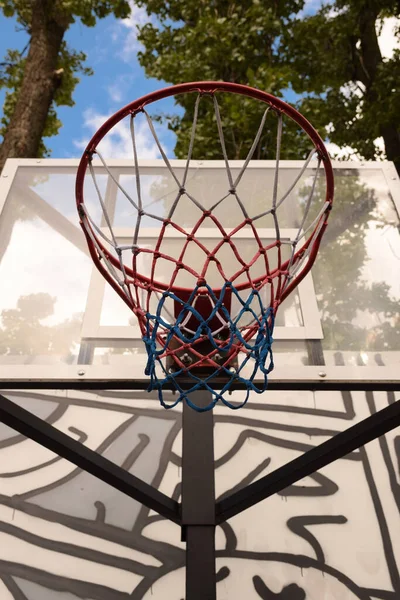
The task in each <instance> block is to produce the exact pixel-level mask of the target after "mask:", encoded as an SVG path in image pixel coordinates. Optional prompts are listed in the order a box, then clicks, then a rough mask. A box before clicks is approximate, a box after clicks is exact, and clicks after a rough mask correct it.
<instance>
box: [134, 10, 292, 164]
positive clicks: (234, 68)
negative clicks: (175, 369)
mask: <svg viewBox="0 0 400 600" xmlns="http://www.w3.org/2000/svg"><path fill="white" fill-rule="evenodd" d="M138 4H139V6H144V7H146V9H147V11H148V13H149V14H154V15H156V17H157V19H158V22H157V23H153V22H150V23H147V24H146V25H144V26H143V27H142V28H141V29H140V34H139V40H140V41H141V42H142V44H143V46H144V50H143V51H142V52H140V53H139V61H140V63H141V65H142V66H143V67H144V68H145V70H146V73H147V74H148V75H149V76H151V77H156V78H159V79H163V80H165V81H169V82H171V83H178V82H180V81H199V80H225V81H232V82H237V83H248V84H250V85H252V86H253V87H259V88H261V89H264V90H267V91H269V92H271V93H273V94H275V95H277V96H282V92H283V90H284V89H285V88H287V87H288V86H289V82H290V72H291V69H290V68H288V66H287V65H284V64H283V63H282V61H281V60H280V57H279V36H280V35H281V33H282V30H283V27H284V23H285V22H286V21H287V19H288V18H289V16H290V14H291V13H293V12H297V11H299V10H300V9H301V8H302V7H303V2H302V1H296V0H291V1H289V2H283V1H280V2H276V3H265V2H255V1H253V0H245V1H243V2H241V3H235V2H227V1H226V0H219V1H215V2H208V1H205V0H203V1H194V0H191V1H187V2H181V1H180V0H172V1H171V2H169V3H165V2H162V1H161V0H160V1H159V0H139V2H138ZM266 4H267V5H266ZM176 101H177V103H178V104H179V105H180V106H182V107H183V108H184V111H185V113H184V116H183V118H182V119H174V120H173V121H172V122H170V128H171V129H172V130H173V131H174V132H175V133H176V134H177V145H176V148H175V152H176V155H177V156H183V155H184V151H185V147H186V145H187V137H188V130H189V128H190V126H191V115H192V110H193V103H194V98H193V97H189V96H180V97H177V98H176ZM219 102H220V105H221V115H222V116H223V118H224V125H225V126H226V128H227V135H226V139H227V143H228V146H229V147H228V153H229V154H230V156H232V157H233V158H243V156H244V155H245V154H246V152H247V151H248V149H249V142H250V145H251V141H252V140H253V139H254V127H256V130H257V127H258V124H259V122H260V120H261V117H262V113H263V107H262V106H261V105H260V104H259V105H258V107H256V108H255V103H254V102H253V103H251V101H250V100H246V99H243V97H241V98H239V97H236V98H232V97H230V96H229V95H227V94H226V95H224V96H222V95H221V96H220V97H219ZM252 105H253V107H252ZM201 110H202V111H203V112H202V114H201V117H202V118H200V119H199V130H198V135H197V136H196V148H195V156H196V154H198V155H200V154H201V153H203V157H204V156H207V157H208V158H215V153H216V152H218V151H219V148H218V139H217V137H216V135H215V133H216V128H215V120H214V119H213V115H212V111H208V114H207V115H205V112H204V111H205V108H204V109H203V107H202V108H201ZM293 135H296V134H295V132H294V133H293ZM265 141H267V140H265ZM269 148H270V145H269V144H267V143H265V144H264V147H263V148H262V149H261V152H259V153H258V158H268V157H270V154H269V152H270V151H269Z"/></svg>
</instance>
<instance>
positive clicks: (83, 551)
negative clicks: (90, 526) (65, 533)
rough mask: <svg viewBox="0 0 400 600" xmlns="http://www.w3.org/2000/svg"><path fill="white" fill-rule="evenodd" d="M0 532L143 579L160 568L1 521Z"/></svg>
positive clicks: (38, 546)
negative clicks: (133, 574)
mask: <svg viewBox="0 0 400 600" xmlns="http://www.w3.org/2000/svg"><path fill="white" fill-rule="evenodd" d="M0 531H1V532H2V533H6V534H8V535H12V536H13V537H15V538H16V539H18V540H21V541H23V542H26V543H28V544H32V545H34V546H36V547H37V548H43V549H44V550H49V551H51V552H57V553H58V554H66V555H68V556H73V557H74V558H80V559H83V560H88V561H90V562H93V563H99V564H102V565H107V566H110V567H115V568H118V569H123V570H125V571H128V572H130V573H136V574H138V575H142V576H143V577H145V576H149V575H151V574H152V572H153V571H154V570H155V569H158V568H159V567H157V566H151V565H144V564H143V563H140V562H138V561H137V560H135V559H133V558H132V559H131V558H126V557H120V556H117V555H115V554H107V553H105V552H103V551H101V550H95V549H92V548H87V547H84V546H77V545H76V544H73V543H71V542H61V541H59V540H52V539H48V538H45V537H42V536H40V535H37V534H35V533H31V532H30V531H26V530H25V529H21V528H20V527H16V526H15V525H11V524H10V523H4V522H2V521H0Z"/></svg>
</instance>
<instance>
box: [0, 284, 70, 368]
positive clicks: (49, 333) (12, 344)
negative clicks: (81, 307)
mask: <svg viewBox="0 0 400 600" xmlns="http://www.w3.org/2000/svg"><path fill="white" fill-rule="evenodd" d="M56 301H57V298H55V297H52V296H50V295H49V294H46V293H38V294H29V295H28V296H21V297H20V298H19V299H18V302H17V306H16V308H10V309H6V310H3V311H2V312H1V314H0V317H1V319H0V334H1V335H0V354H12V355H15V354H17V355H25V356H34V355H38V354H59V355H62V356H64V360H65V362H68V361H69V360H70V359H72V354H71V353H72V350H73V347H74V346H75V345H76V344H77V343H78V342H79V337H80V327H81V322H82V316H81V315H74V316H73V318H72V319H68V320H65V321H63V322H61V323H57V324H56V325H55V326H50V325H46V324H44V323H43V321H44V320H45V319H47V318H48V317H51V316H52V315H53V314H54V305H55V303H56Z"/></svg>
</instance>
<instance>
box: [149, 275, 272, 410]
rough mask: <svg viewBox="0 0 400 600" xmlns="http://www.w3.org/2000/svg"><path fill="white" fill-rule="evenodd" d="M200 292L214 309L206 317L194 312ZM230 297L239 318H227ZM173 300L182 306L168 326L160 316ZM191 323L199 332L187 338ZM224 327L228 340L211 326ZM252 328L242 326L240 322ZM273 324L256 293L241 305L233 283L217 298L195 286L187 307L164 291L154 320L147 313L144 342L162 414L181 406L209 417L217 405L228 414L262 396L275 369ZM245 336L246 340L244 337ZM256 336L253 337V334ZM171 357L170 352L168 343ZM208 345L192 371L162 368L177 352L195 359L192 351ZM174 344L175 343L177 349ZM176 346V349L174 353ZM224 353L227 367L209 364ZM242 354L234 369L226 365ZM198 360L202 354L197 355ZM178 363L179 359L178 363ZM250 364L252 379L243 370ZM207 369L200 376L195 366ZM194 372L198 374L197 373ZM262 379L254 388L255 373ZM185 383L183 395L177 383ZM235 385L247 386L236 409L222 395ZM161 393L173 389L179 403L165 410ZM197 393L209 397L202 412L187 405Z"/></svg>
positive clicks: (179, 299) (191, 403) (251, 292)
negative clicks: (218, 323) (236, 303)
mask: <svg viewBox="0 0 400 600" xmlns="http://www.w3.org/2000/svg"><path fill="white" fill-rule="evenodd" d="M200 290H201V292H202V293H204V290H207V295H208V296H209V298H210V300H211V301H212V305H213V309H212V310H211V311H210V313H209V315H208V316H207V317H204V316H203V315H201V314H200V313H199V312H198V311H197V310H196V308H195V306H193V304H195V299H196V297H197V296H198V294H199V291H200ZM228 290H229V293H231V294H232V297H233V296H234V297H235V298H236V299H237V300H238V301H239V303H240V305H241V309H240V311H239V313H238V314H237V316H235V317H233V318H232V317H231V315H230V314H229V311H228V310H227V309H226V307H225V306H224V298H225V294H226V293H227V292H228ZM171 299H172V300H173V301H174V302H176V303H179V304H180V305H181V306H182V309H181V311H180V313H179V315H178V317H177V319H176V321H175V323H174V324H171V323H168V322H167V321H165V319H164V318H163V317H162V312H163V309H164V306H165V302H166V301H167V300H171ZM189 316H190V318H191V317H194V318H195V320H196V322H197V323H198V326H197V328H196V330H195V331H194V332H187V330H186V329H185V323H187V322H188V317H189ZM216 318H218V320H219V321H221V322H223V323H224V327H223V328H224V332H225V333H226V339H223V340H221V339H220V337H221V336H220V337H217V336H216V335H215V332H214V333H213V330H212V328H211V323H212V322H214V323H215V319H216ZM245 319H247V321H249V319H250V322H251V325H249V324H247V325H246V324H243V320H245ZM273 324H274V313H273V309H272V308H271V307H268V308H265V307H264V305H263V302H262V299H261V296H260V294H259V292H258V291H257V290H256V289H252V290H251V291H250V292H249V295H248V297H247V299H246V300H244V299H243V298H242V297H241V296H240V294H239V293H238V291H237V290H236V288H235V287H234V285H233V284H232V283H231V282H226V283H225V285H224V286H223V288H222V290H221V292H220V294H219V297H217V296H216V294H215V293H214V292H213V290H212V289H211V288H210V287H209V286H208V285H207V284H205V285H201V286H199V285H198V286H196V287H195V288H194V290H193V292H192V294H191V295H190V297H189V299H188V300H187V301H183V300H182V299H181V298H179V297H178V296H177V295H176V294H175V293H174V292H172V291H169V290H167V291H165V292H164V293H163V294H162V296H161V298H160V300H159V303H158V306H157V311H156V314H154V315H153V314H151V313H149V312H148V313H146V315H145V330H146V332H145V335H144V336H143V341H144V343H145V346H146V350H147V356H148V360H147V365H146V370H145V373H146V375H149V376H150V385H149V388H148V391H153V390H157V391H158V397H159V400H160V403H161V404H162V406H163V407H164V408H173V407H174V406H176V405H177V404H179V402H181V401H185V402H186V403H187V404H188V405H189V406H190V407H191V408H193V409H194V410H196V411H198V412H204V411H208V410H211V409H213V408H214V406H215V405H216V404H217V402H219V401H220V402H221V403H222V404H224V405H225V406H228V407H229V408H231V409H234V410H236V409H238V408H241V407H243V406H244V405H245V404H246V402H247V401H248V399H249V395H250V392H256V393H257V394H261V393H262V392H264V391H265V390H266V388H267V385H268V374H269V373H270V372H271V371H272V369H273V368H274V362H273V356H272V342H273V338H272V331H273ZM246 332H247V335H246ZM253 333H254V336H252V335H251V334H253ZM172 341H173V342H174V344H173V346H174V347H175V351H174V350H171V342H172ZM202 341H207V342H208V343H209V345H210V351H209V352H207V354H206V355H205V356H201V358H199V359H198V361H197V362H195V363H194V365H191V366H190V367H182V368H180V367H179V363H175V366H176V369H177V370H174V371H172V370H169V371H167V368H166V366H165V364H164V361H165V358H166V356H168V355H172V356H174V355H175V356H176V350H177V349H178V350H179V351H182V350H184V349H186V348H187V349H191V350H192V354H194V355H195V356H196V345H198V344H199V342H202ZM176 342H177V343H176ZM177 346H178V348H177ZM221 352H222V353H223V355H224V356H226V357H227V358H226V360H225V363H224V364H223V365H219V364H217V363H216V362H215V360H213V357H214V356H215V354H216V353H221ZM239 352H242V353H243V355H244V358H243V360H242V361H241V363H240V365H238V368H237V369H232V368H231V367H230V363H231V361H232V359H233V358H234V357H235V356H237V355H238V354H239ZM199 356H200V353H199ZM178 360H179V359H178ZM250 360H251V361H254V363H253V365H252V368H251V371H250V374H248V373H247V375H246V377H245V376H244V373H243V371H244V369H245V367H246V365H247V364H248V362H249V361H250ZM205 364H206V365H207V373H206V374H205V375H202V374H200V373H199V372H198V369H196V368H194V367H197V366H200V367H203V366H204V365H205ZM196 370H197V372H196ZM259 372H260V373H261V374H262V375H263V378H262V380H261V385H260V382H258V385H257V387H256V385H255V384H254V379H255V377H256V375H257V374H258V373H259ZM220 376H222V377H223V378H224V381H225V384H224V386H223V388H222V389H221V390H219V391H216V390H215V389H214V388H213V383H215V378H216V377H220ZM182 378H184V379H185V389H182V387H181V385H180V380H182ZM188 381H189V382H191V381H193V385H190V383H189V386H188ZM235 383H240V384H241V385H244V386H245V390H246V391H245V394H246V395H245V399H244V400H243V402H241V403H240V404H237V403H232V402H230V401H229V400H227V399H226V398H225V397H224V395H226V394H229V392H230V391H231V390H232V387H234V385H235ZM165 388H168V389H171V388H172V389H174V390H176V392H177V393H178V396H177V399H176V400H175V401H174V402H172V403H170V404H167V403H166V402H165V401H164V398H163V391H164V389H165ZM198 390H205V391H208V392H210V393H211V395H212V401H211V402H210V403H209V404H208V405H207V406H205V407H201V408H200V407H198V406H196V405H195V404H194V403H193V402H192V401H191V399H190V395H191V394H192V393H193V392H196V391H198Z"/></svg>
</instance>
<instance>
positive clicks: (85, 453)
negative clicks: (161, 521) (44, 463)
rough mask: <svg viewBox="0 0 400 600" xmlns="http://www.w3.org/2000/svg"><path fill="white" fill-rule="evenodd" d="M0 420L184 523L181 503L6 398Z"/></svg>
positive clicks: (0, 399)
mask: <svg viewBox="0 0 400 600" xmlns="http://www.w3.org/2000/svg"><path fill="white" fill-rule="evenodd" d="M0 421H2V422H3V423H5V425H8V426H9V427H11V428H12V429H15V430H16V431H18V432H19V433H21V434H22V435H24V436H26V437H28V438H30V439H31V440H34V441H35V442H37V443H38V444H40V445H41V446H44V447H45V448H48V450H51V451H52V452H55V453H56V454H58V455H59V456H62V457H63V458H65V459H66V460H68V461H69V462H72V463H74V464H75V465H76V466H77V467H79V468H81V469H83V470H84V471H87V473H90V474H91V475H94V477H97V478H98V479H101V480H102V481H104V482H105V483H107V484H108V485H111V486H112V487H113V488H115V489H117V490H119V491H120V492H122V493H123V494H126V495H127V496H129V497H130V498H133V499H134V500H137V501H138V502H140V503H141V504H144V505H145V506H147V507H148V508H150V509H152V510H155V511H156V512H157V513H159V514H160V515H162V516H163V517H165V518H166V519H169V520H170V521H173V522H174V523H177V524H180V523H181V517H180V504H179V503H178V502H176V501H175V500H172V499H171V498H168V496H166V495H165V494H163V493H162V492H160V491H159V490H157V489H155V488H154V487H153V486H151V485H149V484H148V483H146V482H144V481H142V480H141V479H139V478H138V477H135V476H134V475H132V474H131V473H128V472H127V471H125V470H124V469H122V468H121V467H119V466H118V465H116V464H114V463H113V462H111V461H110V460H108V459H107V458H104V456H101V455H100V454H98V453H97V452H94V451H93V450H90V448H87V447H86V446H84V445H83V444H81V443H80V442H77V441H76V440H74V439H72V438H71V437H70V436H69V435H66V434H65V433H62V431H59V430H58V429H56V428H55V427H53V426H52V425H49V423H46V421H43V420H42V419H39V418H38V417H36V416H35V415H33V414H32V413H30V412H29V411H27V410H25V409H24V408H21V407H20V406H18V405H17V404H15V402H12V401H11V400H8V398H5V397H4V396H2V395H0Z"/></svg>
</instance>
